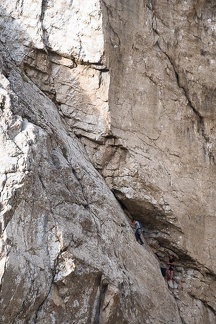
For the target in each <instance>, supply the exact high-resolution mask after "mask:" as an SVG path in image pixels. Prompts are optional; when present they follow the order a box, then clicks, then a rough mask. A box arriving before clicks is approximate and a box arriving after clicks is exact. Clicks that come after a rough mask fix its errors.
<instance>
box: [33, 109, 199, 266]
mask: <svg viewBox="0 0 216 324" xmlns="http://www.w3.org/2000/svg"><path fill="white" fill-rule="evenodd" d="M27 116H28V115H27ZM43 127H45V128H47V125H46V126H43ZM81 140H82V142H84V143H85V144H86V142H87V140H86V139H85V137H84V139H83V138H81ZM123 147H124V146H123ZM87 149H88V148H87ZM63 151H64V152H65V150H64V149H63ZM64 155H65V154H64ZM97 167H98V166H97ZM99 169H100V166H99ZM111 177H112V176H111ZM105 178H107V181H108V183H109V176H105ZM111 187H112V186H111ZM117 187H118V186H117ZM114 190H116V193H117V195H118V188H117V189H115V188H114ZM121 192H122V190H120V193H121ZM124 197H125V193H124V192H123V198H122V197H119V199H120V200H121V201H123V203H124ZM128 201H130V199H128ZM148 203H149V201H148ZM124 204H125V205H126V207H127V203H124ZM128 204H129V203H128ZM136 205H137V203H136V202H135V206H136ZM152 205H153V204H152ZM159 208H160V207H159ZM133 209H134V208H132V211H131V210H130V212H131V213H133ZM151 212H152V210H151V211H150V215H151ZM145 214H146V213H145ZM178 227H179V226H178ZM170 242H171V241H170V240H169V239H168V240H167V243H168V248H170ZM178 253H179V251H178ZM192 263H194V261H193V262H192ZM196 266H197V264H196ZM189 270H190V269H189Z"/></svg>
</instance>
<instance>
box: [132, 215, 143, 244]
mask: <svg viewBox="0 0 216 324" xmlns="http://www.w3.org/2000/svg"><path fill="white" fill-rule="evenodd" d="M131 226H132V227H135V229H136V230H135V237H136V240H137V242H140V244H141V245H143V244H144V242H143V240H142V239H141V236H140V235H141V234H142V224H141V223H140V222H138V221H136V220H135V219H133V220H132V222H131Z"/></svg>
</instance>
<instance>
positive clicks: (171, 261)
mask: <svg viewBox="0 0 216 324" xmlns="http://www.w3.org/2000/svg"><path fill="white" fill-rule="evenodd" d="M174 265H175V258H174V255H173V254H171V255H170V256H169V262H168V270H167V281H168V280H173V275H174Z"/></svg>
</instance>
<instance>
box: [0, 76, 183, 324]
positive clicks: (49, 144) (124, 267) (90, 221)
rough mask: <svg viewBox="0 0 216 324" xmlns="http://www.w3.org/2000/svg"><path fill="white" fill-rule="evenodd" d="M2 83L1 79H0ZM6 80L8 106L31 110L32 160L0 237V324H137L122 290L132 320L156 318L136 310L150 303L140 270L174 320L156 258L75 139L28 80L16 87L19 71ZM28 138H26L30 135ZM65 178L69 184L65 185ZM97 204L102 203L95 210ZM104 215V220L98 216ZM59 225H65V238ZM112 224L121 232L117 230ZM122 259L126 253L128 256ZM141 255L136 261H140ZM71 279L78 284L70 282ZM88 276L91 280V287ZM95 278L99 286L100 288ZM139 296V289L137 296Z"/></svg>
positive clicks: (62, 227)
mask: <svg viewBox="0 0 216 324" xmlns="http://www.w3.org/2000/svg"><path fill="white" fill-rule="evenodd" d="M2 79H3V80H4V77H2ZM10 81H11V84H13V91H15V92H17V93H18V94H19V95H18V97H17V96H16V95H15V94H14V93H13V92H12V93H11V95H13V97H14V98H13V100H14V102H16V106H15V107H13V105H11V106H10V107H9V108H10V109H11V110H12V109H13V110H16V111H17V113H18V111H19V112H20V113H21V112H23V111H24V110H25V109H26V108H28V107H34V112H33V113H32V112H31V111H28V114H30V118H31V128H32V131H33V133H34V136H35V138H34V142H33V143H31V154H33V156H34V158H33V159H32V161H31V163H30V165H29V170H28V174H27V175H26V178H27V179H25V181H23V185H22V196H23V197H25V200H24V199H20V200H18V201H16V196H13V197H12V200H13V205H14V206H15V207H14V209H15V210H14V213H13V215H12V217H11V219H10V221H9V222H8V224H7V225H6V228H5V229H4V231H3V236H2V246H4V248H5V249H6V250H7V261H6V264H5V268H4V274H3V276H2V282H1V318H2V320H3V322H8V321H10V322H14V321H15V322H17V323H19V322H20V323H23V322H26V321H27V322H35V323H44V322H49V321H50V320H51V318H53V316H54V318H56V320H57V321H61V322H63V323H64V322H67V321H68V320H69V319H71V316H72V318H73V319H76V320H77V321H81V320H83V321H85V322H92V323H102V322H107V323H108V322H110V323H111V322H112V321H113V320H114V321H119V322H123V321H126V322H127V321H136V319H135V318H134V316H135V314H133V312H132V313H131V310H130V307H131V306H130V303H129V305H128V301H126V300H125V299H122V298H121V297H120V296H121V294H122V293H123V292H124V294H126V295H127V296H128V297H129V296H130V298H133V299H134V301H133V303H135V305H136V306H135V307H136V310H139V311H138V313H139V315H138V317H139V318H143V320H145V319H146V318H153V319H154V320H156V318H157V316H160V317H161V316H162V314H161V313H160V312H158V310H157V312H156V313H155V312H154V315H153V314H151V313H149V311H148V309H145V307H143V304H142V303H143V301H145V302H147V303H152V302H153V300H152V298H151V294H152V293H150V291H151V286H149V288H147V289H149V290H150V291H149V293H147V291H145V289H144V286H143V284H142V281H143V279H144V278H143V269H144V268H145V267H147V265H148V267H150V268H152V269H151V272H152V271H153V273H154V276H152V273H151V274H150V273H149V274H148V275H147V277H148V280H152V281H155V279H156V278H157V279H156V280H158V286H159V287H158V289H159V290H160V289H161V293H162V291H163V293H164V291H165V294H167V301H164V302H163V304H162V306H163V307H168V309H169V308H170V307H171V308H170V310H169V312H170V314H172V317H173V316H174V317H176V320H177V321H179V319H178V315H177V313H176V315H175V313H173V311H172V309H174V310H175V309H176V308H175V304H174V301H173V299H172V297H171V295H170V293H169V291H168V290H167V288H166V286H165V283H163V281H162V280H161V278H160V275H159V268H158V266H157V261H156V259H154V257H153V256H152V254H151V253H149V252H148V251H147V250H145V249H142V248H141V247H139V246H137V244H136V243H135V242H134V241H133V236H132V235H133V234H132V233H131V230H130V229H129V227H128V225H127V221H126V218H125V215H124V213H123V212H122V211H121V208H120V206H119V205H118V204H117V203H116V201H115V199H114V197H113V195H112V194H111V192H110V191H109V190H108V188H107V187H106V185H105V184H104V183H103V180H102V178H101V177H100V176H99V174H98V173H97V172H96V171H95V170H94V168H93V167H92V166H91V164H90V163H89V162H88V159H87V158H86V157H85V155H84V154H83V152H82V149H80V148H79V146H80V144H79V143H78V142H77V141H76V139H75V138H74V140H73V139H72V138H71V137H69V136H68V135H67V132H66V130H65V129H64V126H63V125H62V123H61V120H60V118H59V115H58V112H57V110H56V109H55V107H54V106H53V104H52V103H51V102H50V101H49V99H47V98H46V97H45V96H44V95H43V94H42V93H40V91H39V90H38V89H37V88H35V86H34V85H33V84H32V83H31V82H30V81H28V82H25V81H24V82H23V80H22V78H21V77H20V74H19V71H15V70H14V71H11V74H10ZM2 83H3V82H2ZM2 83H1V87H2V86H3V84H2ZM7 86H9V85H7ZM31 95H32V96H31ZM19 98H21V100H20V99H19ZM23 98H24V100H23ZM32 98H34V100H35V101H34V100H33V99H32ZM23 102H25V104H23ZM25 105H26V106H25ZM35 112H36V113H37V115H35ZM25 113H27V110H26V111H25ZM24 132H25V131H24V130H23V131H21V132H19V133H18V134H17V135H16V136H20V137H21V138H22V136H24V135H25V134H24ZM29 133H30V135H31V132H29ZM63 147H64V148H65V149H66V152H67V159H65V157H64V155H63V153H62V148H63ZM74 174H75V176H74ZM66 177H67V178H66ZM68 178H71V181H70V180H68ZM41 182H42V183H43V184H42V183H41ZM63 183H66V184H67V186H64V185H63ZM98 184H100V185H98ZM80 186H81V188H80ZM34 188H35V189H34ZM17 191H18V192H19V190H17ZM92 191H93V192H92ZM60 193H61V194H60ZM53 198H54V199H53ZM102 200H104V203H103V205H102V206H101V201H102ZM101 207H102V208H101ZM73 209H74V210H75V211H74V212H73ZM60 210H63V211H60ZM71 213H72V214H73V217H71ZM106 213H107V215H109V217H106V218H105V217H104V214H106ZM116 214H118V220H117V219H116ZM3 215H4V213H3ZM74 218H75V219H76V220H75V219H74ZM32 222H33V226H32V225H31V226H30V224H29V223H32ZM65 222H67V230H66V232H65V228H64V227H65ZM116 223H117V224H116ZM119 224H124V226H123V227H121V226H119ZM95 228H97V232H96V231H95ZM83 236H84V237H83ZM87 237H88V239H87ZM115 241H116V243H115ZM119 243H120V244H119ZM126 246H127V251H126V249H125V247H126ZM101 249H102V250H101ZM100 250H101V252H100ZM134 250H135V251H136V250H137V251H136V252H134ZM63 251H64V252H65V251H66V252H67V253H68V259H67V262H66V263H65V265H64V264H62V263H63V262H59V259H60V257H61V255H62V254H63V253H64V252H63ZM102 251H103V252H102ZM106 251H107V252H106ZM128 251H129V254H128ZM129 255H133V258H131V257H129ZM140 255H143V259H141V258H140ZM71 259H74V264H75V266H73V267H72V269H71V271H69V272H68V273H66V275H64V274H63V276H62V277H61V276H59V277H57V278H56V280H55V277H54V276H56V275H57V273H59V272H58V271H59V269H58V267H60V268H62V267H63V268H64V267H67V266H68V261H69V260H71ZM117 260H118V261H117ZM134 262H136V263H137V268H138V270H137V269H136V273H134V274H133V275H132V277H133V278H132V277H131V274H132V273H133V270H132V269H131V270H132V273H131V274H130V271H131V270H129V269H130V268H131V267H132V268H133V264H134ZM131 263H132V264H131ZM120 264H121V266H120ZM155 266H156V267H155ZM21 267H22V268H21ZM148 267H147V268H146V270H147V273H148ZM21 269H22V270H21ZM140 270H141V272H140ZM26 274H27V277H26ZM138 274H139V275H138ZM73 275H74V276H75V278H77V281H78V282H77V281H75V282H74V281H73ZM101 276H102V277H103V278H104V279H100V280H99V279H98V280H99V283H98V289H102V293H101V294H99V293H98V289H96V287H95V284H96V283H97V282H98V280H96V282H95V281H94V278H97V277H98V278H101ZM139 276H140V278H139ZM149 276H150V278H152V279H150V278H149ZM9 277H10V281H8V278H9ZM85 277H86V279H85ZM144 277H145V276H144ZM83 278H84V282H85V283H86V284H85V285H83V281H82V280H83ZM90 278H92V280H93V284H92V285H91V284H90V282H92V281H91V279H90ZM75 280H76V279H75ZM80 280H81V283H79V282H80ZM86 280H87V281H86ZM89 280H90V282H89ZM101 280H102V282H104V283H103V284H101V283H100V282H101ZM145 280H146V279H145ZM17 281H18V282H19V284H18V286H16V285H14V286H12V287H13V288H12V289H11V290H12V291H11V292H12V294H11V295H10V294H9V293H8V282H11V284H14V283H15V282H17ZM23 283H24V284H23ZM77 284H78V285H80V289H82V290H84V291H82V293H83V294H81V296H79V294H78V295H77V289H78V287H77V286H76V285H77ZM101 285H102V286H101ZM104 285H105V286H106V287H107V288H106V289H105V290H103V289H104V288H102V287H103V286H104ZM100 286H101V288H100ZM55 287H56V288H55ZM139 287H142V288H141V289H140V288H139ZM51 290H52V294H50V291H51ZM65 290H67V293H65ZM74 290H76V299H75V298H74V297H75V296H74V293H73V292H74ZM139 290H140V293H141V295H140V293H139ZM53 291H54V292H53ZM86 291H87V292H90V294H91V295H92V299H93V300H89V301H88V302H87V305H86V306H84V304H83V305H81V307H79V310H78V312H75V313H74V312H72V313H71V311H70V305H71V303H72V304H73V303H75V304H76V303H77V304H79V303H86V302H85V300H86V299H87V300H88V293H87V292H86ZM106 291H107V292H108V293H107V294H106ZM120 291H121V293H120ZM142 291H143V292H144V291H145V294H144V295H143V293H142ZM71 294H72V295H71ZM136 294H138V296H137V297H135V296H136ZM157 294H158V292H157V293H156V295H157ZM104 295H105V296H104ZM153 295H154V293H153ZM53 296H54V297H53ZM97 296H98V298H102V301H101V302H100V303H99V305H100V306H95V307H96V309H97V307H99V310H96V309H95V311H94V306H93V305H94V304H95V299H96V301H97ZM102 296H103V297H102ZM155 297H156V296H155ZM137 299H138V300H137ZM140 299H141V300H142V302H141V303H140V302H139V300H140ZM153 299H154V298H153ZM103 300H104V302H103ZM106 300H107V301H106ZM112 300H113V301H112ZM136 300H137V301H136ZM114 301H115V305H114V304H113V302H114ZM15 302H16V307H14V306H15ZM103 303H105V306H103ZM125 303H126V305H125ZM91 304H92V307H91ZM117 305H119V306H118V308H116V307H117ZM123 305H124V306H123ZM166 305H167V306H166ZM55 307H56V308H57V309H56V310H55ZM152 307H154V305H152ZM84 308H85V312H86V314H85V315H84V316H83V315H82V316H81V313H80V312H81V311H82V313H83V309H84ZM157 308H158V305H157ZM51 309H52V312H51V313H50V311H51ZM175 311H176V310H175ZM91 312H93V313H92V314H91ZM94 312H95V315H94ZM49 314H51V315H49ZM164 315H165V314H164ZM50 316H51V317H50ZM122 316H123V318H122ZM24 318H25V320H24ZM49 318H50V319H49ZM164 320H165V319H164Z"/></svg>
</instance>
